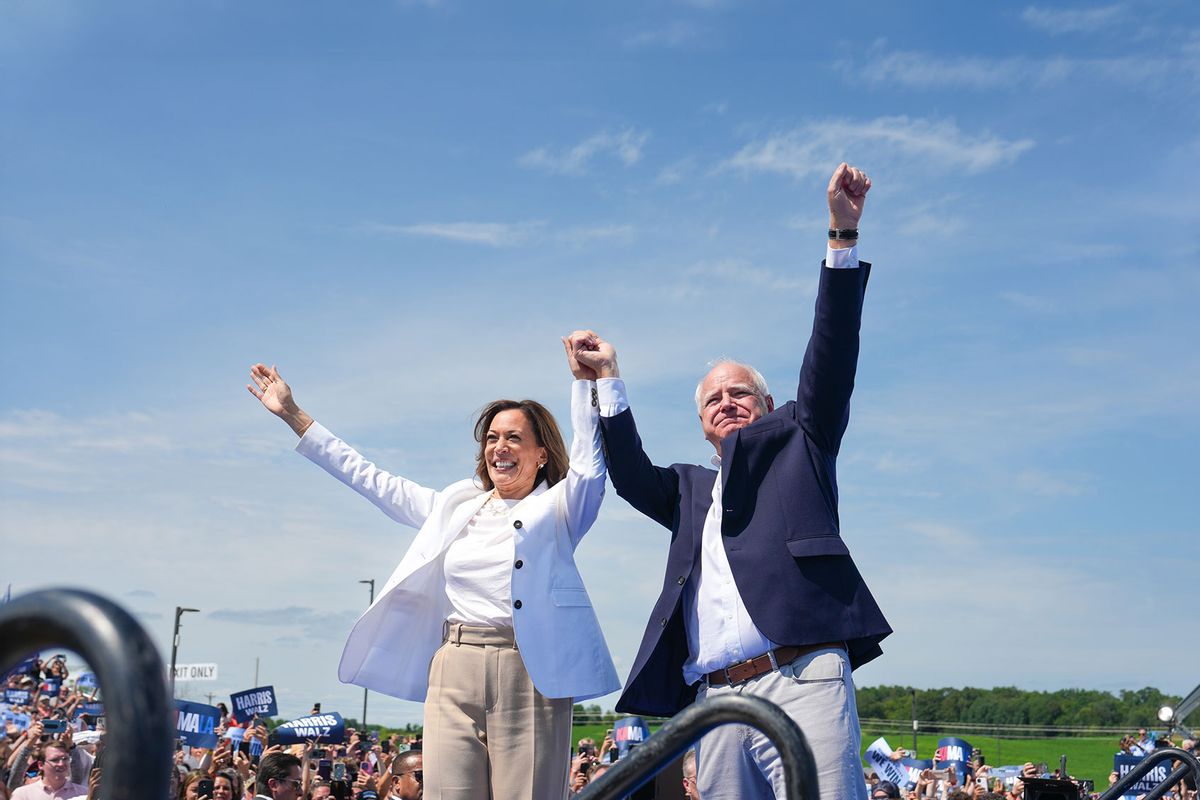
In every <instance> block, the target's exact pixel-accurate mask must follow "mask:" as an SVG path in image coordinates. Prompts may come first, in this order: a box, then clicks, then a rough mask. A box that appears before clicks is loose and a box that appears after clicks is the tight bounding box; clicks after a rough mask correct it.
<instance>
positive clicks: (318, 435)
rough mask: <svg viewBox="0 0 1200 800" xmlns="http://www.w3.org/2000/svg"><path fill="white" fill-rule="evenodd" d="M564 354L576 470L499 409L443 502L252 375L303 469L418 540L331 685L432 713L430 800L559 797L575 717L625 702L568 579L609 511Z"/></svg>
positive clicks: (578, 386) (561, 452)
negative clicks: (579, 551) (310, 465)
mask: <svg viewBox="0 0 1200 800" xmlns="http://www.w3.org/2000/svg"><path fill="white" fill-rule="evenodd" d="M563 345H564V348H565V349H566V355H567V362H568V365H569V367H570V369H571V372H572V374H573V376H574V377H575V379H576V380H575V382H574V383H573V384H572V387H571V423H572V427H573V431H574V440H573V443H572V446H571V450H570V454H569V455H568V451H567V448H566V446H565V444H564V442H563V439H562V435H561V434H560V433H559V428H558V424H557V422H555V420H554V417H553V415H551V414H550V412H549V411H548V410H547V409H546V408H545V407H544V406H543V405H541V404H540V403H537V402H535V401H532V400H522V401H514V400H496V401H494V402H491V403H489V404H488V405H487V406H485V407H484V409H483V410H482V411H481V413H480V414H479V416H478V417H477V419H476V422H475V430H474V433H475V441H476V442H477V445H478V448H477V450H476V453H475V461H476V470H475V475H474V476H473V477H471V478H468V479H467V480H463V481H459V482H457V483H453V484H451V485H450V486H448V487H446V488H445V489H443V490H441V491H437V490H433V489H429V488H426V487H423V486H420V485H418V484H416V483H414V482H412V481H410V480H407V479H405V478H401V477H399V476H396V475H392V474H390V473H388V472H385V471H383V470H381V469H379V468H378V467H376V466H375V465H374V464H372V463H371V462H369V461H367V460H366V459H364V458H363V457H362V456H361V455H359V453H358V452H357V451H355V450H354V449H353V448H351V447H350V446H349V445H347V444H346V443H345V442H343V441H342V440H340V439H338V438H337V437H336V436H334V435H333V434H332V433H330V432H329V431H328V430H327V429H326V428H324V427H323V426H322V425H321V424H320V423H318V422H315V421H314V420H313V418H312V417H311V416H309V415H308V414H307V413H306V412H305V411H303V410H302V409H301V408H300V406H299V405H297V403H296V401H295V399H294V397H293V396H292V391H291V388H290V387H289V386H288V385H287V383H286V382H285V381H284V380H283V378H282V377H280V375H279V372H278V370H277V369H275V368H274V367H272V368H270V369H268V368H267V367H266V366H265V365H263V364H256V365H255V366H254V367H252V368H251V371H250V375H251V379H252V384H250V385H248V386H247V389H248V390H249V391H250V393H251V394H253V395H254V396H255V397H256V398H257V399H258V400H259V401H260V402H261V403H262V404H263V406H264V407H266V409H267V410H268V411H270V412H271V413H273V414H275V415H276V416H278V417H280V418H281V419H282V420H284V422H286V423H287V424H288V426H289V427H290V428H291V429H292V430H293V431H294V432H295V433H296V434H297V435H298V436H300V437H301V438H300V443H299V445H298V447H297V448H296V449H297V450H298V451H299V452H300V453H301V454H302V455H304V456H305V457H307V458H308V459H309V460H311V461H313V462H314V463H315V464H317V465H318V466H320V467H321V468H322V469H324V470H325V471H326V472H328V473H330V474H331V475H333V476H334V477H335V478H337V479H338V480H339V481H341V482H343V483H345V484H346V485H348V486H350V487H351V488H353V489H354V490H355V491H357V492H358V493H359V494H361V495H362V496H363V497H365V498H366V499H368V500H370V501H371V502H372V503H373V504H374V505H375V506H377V507H378V508H379V509H380V510H381V511H383V512H384V513H385V514H386V515H387V516H388V517H390V518H391V519H393V520H394V521H396V522H399V523H401V524H404V525H409V526H411V527H414V528H417V529H418V533H417V535H416V538H415V539H414V540H413V543H412V545H411V546H410V547H409V548H408V551H407V553H405V555H404V557H403V558H402V559H401V561H400V564H399V566H397V567H396V569H395V571H394V572H393V573H392V576H391V578H389V580H388V582H387V583H386V584H385V586H384V587H383V590H382V591H381V592H380V593H379V595H378V597H376V599H375V602H374V603H373V604H372V606H371V607H370V609H368V610H367V612H366V613H365V614H363V615H362V617H360V618H359V620H358V622H357V623H356V624H355V626H354V629H353V630H352V631H351V633H350V636H349V638H348V640H347V642H346V646H345V649H344V650H343V652H342V658H341V664H340V666H339V668H338V677H339V678H340V679H341V680H342V681H343V682H346V683H353V684H356V685H358V686H363V687H365V688H368V689H372V690H374V691H377V692H382V693H384V694H388V695H391V696H393V697H400V698H404V699H407V700H415V701H418V702H422V701H423V702H424V703H425V728H424V736H425V744H424V751H423V756H424V757H425V758H428V760H429V763H428V765H427V766H428V771H427V773H425V774H427V776H428V779H427V780H426V781H425V787H424V788H425V793H426V795H427V796H428V797H430V798H435V799H436V800H489V798H497V800H520V799H521V798H526V799H527V800H529V799H532V798H536V799H537V800H543V799H544V798H553V797H563V796H564V794H565V789H566V785H567V768H568V766H569V764H568V761H567V759H566V758H565V755H566V753H567V752H568V750H569V748H570V737H571V706H572V703H573V702H579V701H582V700H586V699H590V698H593V697H598V696H600V695H604V694H608V693H609V692H612V691H615V690H616V689H619V688H620V681H619V680H618V678H617V674H616V669H615V668H614V667H613V663H612V658H611V656H610V655H609V652H608V646H607V644H606V643H605V641H604V635H603V633H602V632H601V630H600V623H599V621H598V620H597V619H596V614H595V611H594V610H593V608H592V604H591V600H590V599H589V597H588V593H587V590H586V589H585V588H584V585H583V579H582V577H581V576H580V574H579V570H578V568H577V567H576V565H575V548H576V547H577V546H578V545H579V542H580V540H581V539H582V538H583V535H584V534H585V533H587V531H588V529H589V528H591V526H592V523H593V522H594V521H595V519H596V515H597V514H598V512H599V509H600V503H601V500H602V499H603V497H604V481H605V474H606V472H605V463H604V457H603V454H602V450H601V445H600V430H599V421H598V420H599V412H598V408H597V402H596V385H595V381H594V380H592V379H591V377H590V376H591V370H589V369H587V368H585V367H582V366H580V364H579V363H578V360H577V359H576V357H575V352H574V351H573V349H572V348H571V346H570V344H569V343H568V342H567V340H566V339H564V340H563ZM416 388H417V390H418V391H422V392H426V393H428V394H429V395H430V398H429V399H430V400H431V401H434V402H436V392H435V391H434V390H433V389H432V388H431V387H426V386H423V385H421V384H417V386H416Z"/></svg>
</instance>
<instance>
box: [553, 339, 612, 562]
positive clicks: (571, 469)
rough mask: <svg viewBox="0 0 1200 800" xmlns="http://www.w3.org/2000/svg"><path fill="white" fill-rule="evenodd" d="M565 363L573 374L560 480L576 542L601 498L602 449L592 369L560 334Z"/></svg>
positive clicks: (590, 521)
mask: <svg viewBox="0 0 1200 800" xmlns="http://www.w3.org/2000/svg"><path fill="white" fill-rule="evenodd" d="M562 343H563V349H564V350H565V351H566V354H567V366H568V367H569V368H570V370H571V375H572V376H574V378H575V382H574V383H573V384H572V385H571V458H570V464H569V466H568V468H567V475H566V477H565V478H564V479H563V483H564V484H565V489H564V493H563V511H564V513H565V514H566V521H567V530H568V531H569V532H570V534H571V539H572V541H574V542H575V543H576V544H578V543H579V540H580V539H581V538H583V535H584V534H585V533H587V532H588V529H590V528H591V527H592V523H594V522H595V521H596V516H597V514H599V513H600V503H601V501H603V500H604V476H605V466H604V452H603V449H602V445H601V443H600V425H599V416H600V412H599V408H598V404H597V400H596V372H595V370H593V369H592V368H590V367H587V366H585V365H583V364H581V363H580V361H579V359H578V358H577V357H576V353H575V349H576V346H577V345H576V343H575V342H573V341H572V340H571V339H570V338H569V337H563V340H562Z"/></svg>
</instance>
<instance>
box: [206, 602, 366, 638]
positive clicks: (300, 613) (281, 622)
mask: <svg viewBox="0 0 1200 800" xmlns="http://www.w3.org/2000/svg"><path fill="white" fill-rule="evenodd" d="M208 616H209V617H210V618H212V619H214V620H217V621H220V622H236V623H239V624H242V625H262V626H265V627H272V628H275V627H288V628H291V627H301V628H303V629H304V632H305V634H307V635H310V636H314V637H316V638H331V637H335V636H344V635H345V634H346V632H347V631H349V630H350V627H351V626H352V625H353V624H354V621H355V620H356V619H358V614H357V613H356V612H354V611H318V610H316V609H314V608H308V607H307V606H287V607H285V608H240V609H239V608H222V609H219V610H217V611H214V612H212V613H211V614H209V615H208Z"/></svg>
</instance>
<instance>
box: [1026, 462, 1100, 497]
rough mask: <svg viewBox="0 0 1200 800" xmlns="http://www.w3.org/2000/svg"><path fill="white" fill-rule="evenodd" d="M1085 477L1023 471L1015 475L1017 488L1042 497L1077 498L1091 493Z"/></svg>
mask: <svg viewBox="0 0 1200 800" xmlns="http://www.w3.org/2000/svg"><path fill="white" fill-rule="evenodd" d="M1088 480H1089V479H1088V478H1087V476H1083V475H1078V474H1070V475H1067V474H1057V473H1052V472H1045V471H1042V470H1033V469H1029V470H1025V471H1023V472H1021V473H1019V474H1018V475H1017V488H1018V489H1020V490H1022V491H1026V492H1029V493H1031V494H1036V495H1040V496H1042V497H1079V496H1081V495H1085V494H1089V493H1090V492H1091V489H1090V487H1089V486H1088Z"/></svg>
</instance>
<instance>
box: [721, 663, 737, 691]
mask: <svg viewBox="0 0 1200 800" xmlns="http://www.w3.org/2000/svg"><path fill="white" fill-rule="evenodd" d="M734 666H735V667H736V666H737V664H734ZM721 672H724V673H725V684H726V685H727V686H733V685H734V682H733V676H732V675H730V674H729V667H724V668H722V669H721Z"/></svg>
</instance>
